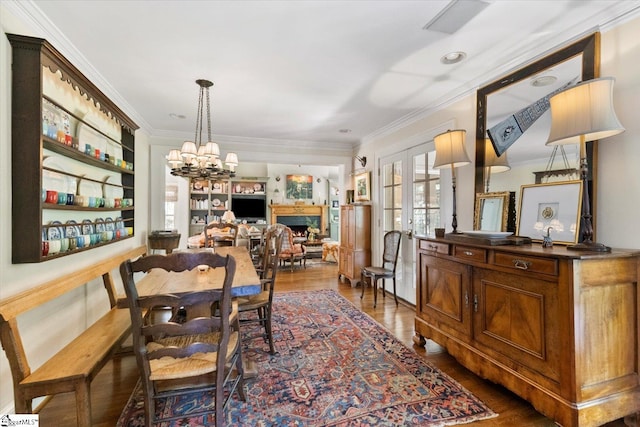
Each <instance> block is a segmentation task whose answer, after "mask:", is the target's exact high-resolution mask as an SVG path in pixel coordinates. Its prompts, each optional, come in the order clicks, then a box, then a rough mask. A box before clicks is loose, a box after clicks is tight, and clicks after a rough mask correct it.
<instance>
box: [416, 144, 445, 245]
mask: <svg viewBox="0 0 640 427" xmlns="http://www.w3.org/2000/svg"><path fill="white" fill-rule="evenodd" d="M434 160H435V151H430V152H427V153H422V154H418V155H416V156H413V168H414V171H413V212H412V214H413V229H414V232H415V233H416V234H432V232H433V229H434V228H436V227H440V174H439V170H437V169H433V162H434Z"/></svg>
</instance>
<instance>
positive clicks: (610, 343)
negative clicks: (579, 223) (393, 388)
mask: <svg viewBox="0 0 640 427" xmlns="http://www.w3.org/2000/svg"><path fill="white" fill-rule="evenodd" d="M639 263H640V251H637V250H613V251H612V252H611V253H605V254H603V253H593V252H579V251H570V250H567V249H566V248H565V247H559V246H555V247H553V248H547V249H543V248H542V247H541V245H539V244H533V245H531V244H530V245H523V246H515V245H508V246H490V245H483V244H474V243H473V242H471V243H470V242H468V241H465V242H460V241H457V240H452V239H448V238H444V239H433V238H426V237H418V242H417V259H416V265H417V276H416V277H417V298H416V316H415V329H416V335H415V337H414V341H415V343H416V344H417V345H421V346H423V345H424V344H425V338H430V339H433V340H434V341H435V342H437V343H439V344H440V345H442V346H444V347H445V348H446V349H447V351H448V352H449V353H450V354H451V355H453V356H454V357H455V358H456V359H457V360H458V361H459V362H460V363H461V364H463V365H464V366H466V367H467V368H468V369H470V370H471V371H473V372H475V373H476V374H478V375H479V376H481V377H483V378H486V379H489V380H491V381H493V382H496V383H499V384H502V385H503V386H505V387H507V388H508V389H510V390H511V391H513V392H514V393H516V394H518V395H520V396H521V397H523V398H524V399H526V400H528V401H529V402H531V403H532V405H533V406H534V407H535V408H536V409H537V410H538V411H540V412H541V413H543V414H545V415H546V416H548V417H549V418H552V419H553V420H555V421H556V422H557V423H558V424H560V425H563V426H598V425H601V424H604V423H606V422H609V421H612V420H615V419H618V418H622V417H624V416H627V415H630V414H634V413H635V414H637V413H638V412H640V377H639V365H640V344H639V340H640V338H639V333H640V326H639V324H640V292H639V289H638V276H639ZM636 417H637V415H636Z"/></svg>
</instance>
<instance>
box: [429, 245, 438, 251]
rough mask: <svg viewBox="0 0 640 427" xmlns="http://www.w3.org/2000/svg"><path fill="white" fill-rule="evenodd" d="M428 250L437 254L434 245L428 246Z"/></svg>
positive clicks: (436, 248)
mask: <svg viewBox="0 0 640 427" xmlns="http://www.w3.org/2000/svg"><path fill="white" fill-rule="evenodd" d="M429 250H431V251H434V252H437V251H438V247H437V246H436V245H429Z"/></svg>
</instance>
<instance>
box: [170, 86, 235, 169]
mask: <svg viewBox="0 0 640 427" xmlns="http://www.w3.org/2000/svg"><path fill="white" fill-rule="evenodd" d="M196 83H197V84H198V86H200V96H199V98H198V113H197V118H196V134H195V138H194V140H193V141H185V142H184V143H183V144H182V148H181V149H180V150H178V149H173V150H171V151H169V156H168V157H167V161H168V163H169V166H170V167H171V174H172V175H176V176H182V177H185V178H205V179H228V178H231V177H234V176H235V175H236V166H238V155H237V154H236V153H227V156H226V157H225V160H224V163H225V165H226V166H227V168H226V169H225V167H224V165H223V164H222V160H221V159H220V147H219V146H218V144H216V143H215V142H213V141H212V140H211V110H210V101H209V88H210V87H211V86H213V83H212V82H210V81H209V80H203V79H199V80H196ZM205 96H206V101H207V140H206V142H203V140H202V130H203V129H202V128H203V126H204V123H203V122H204V98H205Z"/></svg>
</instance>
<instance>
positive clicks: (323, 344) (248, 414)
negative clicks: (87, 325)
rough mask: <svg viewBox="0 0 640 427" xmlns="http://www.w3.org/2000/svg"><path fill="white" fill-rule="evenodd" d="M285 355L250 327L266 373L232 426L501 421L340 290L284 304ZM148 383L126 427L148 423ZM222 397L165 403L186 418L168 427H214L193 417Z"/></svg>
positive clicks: (276, 314) (252, 385)
mask: <svg viewBox="0 0 640 427" xmlns="http://www.w3.org/2000/svg"><path fill="white" fill-rule="evenodd" d="M273 304H274V308H273V332H274V340H275V345H276V354H274V355H271V354H269V352H268V351H269V346H268V344H267V343H265V342H264V339H263V338H262V336H261V334H262V331H261V330H260V329H259V327H258V325H257V324H255V326H252V324H248V325H246V326H245V325H243V334H244V335H245V338H244V339H245V343H244V345H243V357H244V358H245V359H246V360H251V361H253V362H254V364H255V365H256V367H257V376H256V377H255V378H252V379H248V380H246V381H245V386H246V395H247V401H246V402H242V401H240V400H239V398H238V396H237V394H235V395H234V396H233V398H232V399H231V400H230V402H229V404H228V406H227V409H226V413H225V414H226V420H225V423H224V425H226V426H265V427H266V426H310V427H311V426H313V427H320V426H358V427H363V426H430V427H435V426H447V425H456V424H464V423H469V422H472V421H477V420H482V419H488V418H492V417H495V416H497V415H496V414H495V413H494V412H493V411H491V409H489V408H488V407H487V406H486V405H485V404H484V403H482V402H481V401H480V400H478V399H477V398H476V397H475V396H473V395H472V394H471V393H470V392H468V391H467V390H465V389H464V388H463V387H462V386H461V385H460V384H458V383H457V382H456V381H455V380H453V379H452V378H450V377H449V376H447V375H446V374H444V373H443V372H441V371H439V370H438V369H436V368H435V367H433V366H431V365H430V364H429V363H427V362H426V361H425V360H424V359H423V358H421V357H420V356H419V355H418V354H416V353H415V352H414V351H413V350H411V349H410V348H408V347H407V346H405V345H404V344H403V343H401V342H400V341H398V340H397V339H396V338H395V337H394V336H393V335H392V334H391V333H390V332H388V331H387V330H386V329H385V328H383V327H382V326H381V325H380V324H378V323H377V322H376V321H375V320H373V319H372V318H371V317H369V316H368V315H367V314H365V313H363V312H362V311H360V310H359V309H357V308H356V307H355V306H354V305H353V304H351V302H349V301H347V300H346V299H344V298H343V297H342V296H340V295H339V294H338V293H336V292H335V291H332V290H322V291H309V292H287V293H282V294H276V295H275V296H274V303H273ZM139 386H140V384H138V386H137V387H136V389H135V390H134V392H133V394H132V396H131V398H130V399H129V402H128V403H127V405H126V407H125V409H124V411H123V413H122V415H121V416H120V419H119V420H118V424H117V427H133V426H141V425H144V408H143V404H142V400H143V399H142V391H141V389H140V387H139ZM206 406H210V407H211V408H213V403H212V398H211V397H210V396H208V395H206V394H201V393H198V394H196V393H193V394H192V395H190V396H187V397H182V398H172V399H167V400H165V401H159V403H158V405H157V407H158V411H162V412H163V413H164V414H169V413H171V414H174V413H175V414H184V418H183V419H179V420H177V421H172V422H168V423H165V424H161V425H162V426H172V427H174V426H191V427H195V426H213V425H215V417H214V415H213V414H212V415H210V416H205V417H196V418H190V417H189V415H188V414H189V412H190V411H195V410H199V409H202V408H203V407H206Z"/></svg>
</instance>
